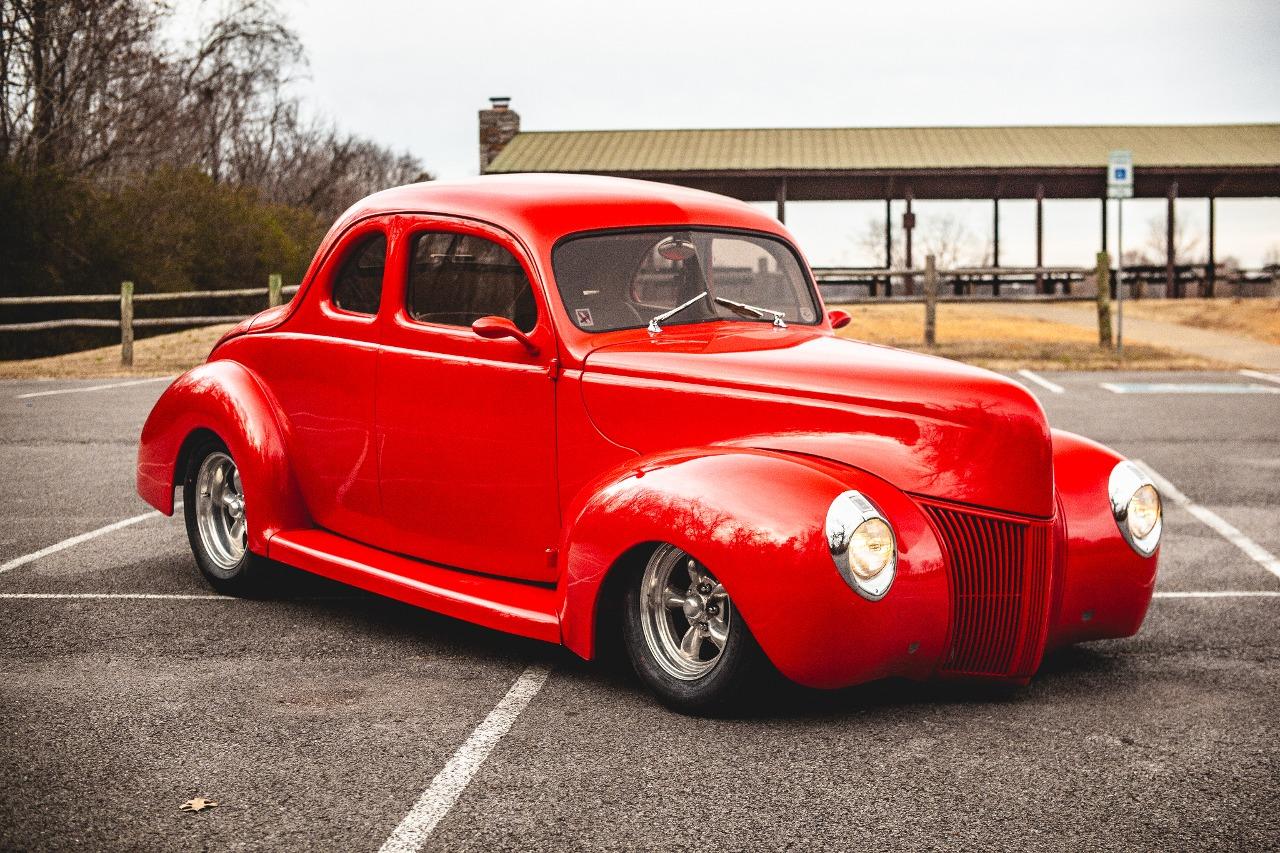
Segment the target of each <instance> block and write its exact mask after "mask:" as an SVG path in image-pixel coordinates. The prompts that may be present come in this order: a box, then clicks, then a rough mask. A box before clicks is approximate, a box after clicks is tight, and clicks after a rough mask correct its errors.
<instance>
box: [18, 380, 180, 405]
mask: <svg viewBox="0 0 1280 853" xmlns="http://www.w3.org/2000/svg"><path fill="white" fill-rule="evenodd" d="M171 381H173V377H172V376H154V377H152V378H150V379H131V380H129V381H128V382H110V383H108V384H106V385H90V386H88V387H87V388H59V389H57V390H55V391H32V392H31V393H30V394H18V395H16V397H15V399H18V400H26V399H29V398H31V397H52V396H54V395H55V394H79V393H81V392H86V391H105V390H107V389H108V388H127V387H129V386H130V385H145V384H147V383H148V382H171Z"/></svg>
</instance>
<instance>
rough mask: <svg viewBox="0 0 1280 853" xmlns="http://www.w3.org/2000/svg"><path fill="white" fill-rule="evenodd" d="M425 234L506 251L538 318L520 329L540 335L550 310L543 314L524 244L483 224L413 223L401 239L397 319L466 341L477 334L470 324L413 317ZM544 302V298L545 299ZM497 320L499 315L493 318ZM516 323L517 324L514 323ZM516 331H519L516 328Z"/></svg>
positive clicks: (495, 228)
mask: <svg viewBox="0 0 1280 853" xmlns="http://www.w3.org/2000/svg"><path fill="white" fill-rule="evenodd" d="M424 234H449V235H453V236H460V237H473V238H476V239H479V240H486V241H488V242H490V243H493V244H494V245H495V246H498V247H500V248H501V249H503V250H504V251H505V252H506V253H507V254H509V255H511V257H512V258H514V259H515V262H516V263H517V264H518V265H519V266H520V271H521V272H522V273H524V277H525V281H527V282H528V283H529V290H530V294H531V295H532V298H533V308H534V312H535V314H536V316H535V318H534V323H533V327H532V328H531V329H529V330H527V331H526V330H524V329H521V331H522V332H524V333H525V334H526V335H529V336H534V335H536V334H537V333H538V329H539V328H541V326H542V324H543V318H544V317H546V316H547V313H548V310H549V308H548V310H544V309H543V306H542V305H541V304H540V298H539V284H538V282H539V281H540V279H539V277H538V276H537V275H535V274H534V267H533V265H532V264H531V263H529V261H528V258H527V257H526V255H527V250H526V249H525V248H524V246H523V244H522V243H521V242H520V241H519V240H517V239H515V238H514V237H512V236H510V235H508V234H507V232H505V231H502V230H501V229H498V228H497V227H496V226H493V225H489V224H488V223H485V222H483V221H481V220H465V221H462V222H455V221H425V222H424V221H418V222H414V223H411V224H410V225H409V227H408V228H406V229H405V230H404V232H403V233H402V235H401V239H403V240H404V262H403V264H402V267H403V268H402V269H401V270H400V272H401V273H402V275H403V278H402V281H403V283H404V286H403V287H402V288H401V294H400V300H399V301H400V305H399V306H398V307H397V309H396V315H397V316H398V317H399V318H400V319H401V321H402V322H403V323H405V324H407V325H408V326H409V327H411V328H418V329H428V330H432V331H443V332H450V333H464V334H465V336H466V337H470V338H474V337H475V333H474V332H473V331H471V324H469V323H468V324H467V325H465V326H463V325H457V324H454V323H435V322H432V321H430V320H419V319H418V318H417V317H415V316H414V315H413V309H412V308H411V306H410V304H409V300H410V294H412V292H413V287H412V277H413V254H414V248H415V245H416V241H417V239H418V238H419V237H421V236H422V235H424ZM500 236H506V237H507V238H508V239H507V242H504V241H503V240H502V239H500ZM542 299H545V297H542ZM494 316H496V315H494ZM513 322H514V321H513ZM517 328H519V327H518V326H517Z"/></svg>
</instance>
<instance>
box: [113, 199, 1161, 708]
mask: <svg viewBox="0 0 1280 853" xmlns="http://www.w3.org/2000/svg"><path fill="white" fill-rule="evenodd" d="M848 320H849V318H848V317H847V316H846V315H843V314H841V313H840V312H832V313H831V314H827V313H826V312H824V310H823V307H822V303H821V301H820V299H819V296H818V293H817V290H816V288H815V287H814V283H813V279H812V277H811V275H810V273H809V271H808V268H807V267H806V265H805V262H804V261H803V259H802V258H801V256H800V253H799V252H798V251H797V250H796V248H795V245H794V242H793V240H792V239H791V237H790V236H789V235H788V233H787V231H786V230H785V229H784V228H783V227H782V226H781V225H780V224H779V223H778V222H777V221H775V220H774V219H771V218H770V217H768V216H766V215H765V214H763V213H761V212H760V211H758V210H756V209H754V208H752V207H750V206H749V205H747V204H744V203H741V202H737V201H733V200H731V199H727V198H722V197H720V196H716V195H711V194H708V193H703V192H697V191H693V190H685V189H680V188H675V187H671V186H666V185H660V184H650V183H643V182H638V181H626V180H618V179H610V178H585V177H565V176H554V175H548V176H528V175H525V176H511V177H482V178H478V179H474V180H468V181H460V182H456V183H431V184H417V185H413V186H407V187H400V188H398V189H392V190H388V191H386V192H382V193H378V194H376V195H373V196H371V197H369V198H367V199H365V200H364V201H361V202H360V203H358V204H356V205H355V206H354V207H353V208H351V210H349V211H348V212H347V213H346V214H345V215H343V216H342V218H341V219H340V220H339V221H338V222H337V224H336V225H334V227H333V229H332V230H331V231H330V232H329V235H328V236H327V237H326V238H325V240H324V242H323V244H322V245H321V246H320V250H319V252H318V253H317V254H316V257H315V260H314V262H313V263H312V265H311V268H310V270H309V271H308V272H307V275H306V278H305V279H304V281H303V283H302V286H301V289H300V290H299V292H298V294H297V296H296V297H295V298H294V299H293V300H292V302H291V303H289V304H288V305H285V306H282V307H279V308H273V309H270V310H268V311H265V312H263V313H261V314H258V315H257V316H255V317H252V318H250V319H248V320H246V321H244V322H243V323H241V324H240V325H238V326H236V327H235V328H234V329H232V330H231V331H230V332H228V333H227V334H226V335H225V336H224V337H223V338H222V339H221V340H220V341H219V342H218V344H217V345H216V346H215V347H214V349H213V352H212V353H211V354H210V356H209V359H208V361H207V362H206V363H205V364H203V365H201V366H199V367H197V368H195V369H193V370H191V371H190V372H188V373H186V374H184V375H183V376H181V377H179V378H178V379H177V380H176V381H175V382H174V383H173V385H172V386H171V387H170V388H169V389H168V390H167V391H165V393H164V395H163V396H162V397H161V398H160V400H159V402H158V403H157V404H156V406H155V409H154V411H153V412H152V413H151V416H150V418H149V419H148V420H147V423H146V426H145V427H144V429H143V433H142V440H141V446H140V448H139V453H138V490H139V492H140V493H141V494H142V496H143V497H144V498H145V499H146V500H147V501H148V502H149V503H150V504H152V505H153V506H155V507H157V508H158V509H160V510H161V511H163V512H165V513H172V512H173V509H174V491H175V488H176V487H181V488H182V489H183V495H184V512H185V514H186V523H187V531H188V534H189V536H190V539H191V546H192V549H193V550H194V552H195V559H196V562H197V564H198V565H199V567H200V570H201V571H202V572H203V573H204V574H205V576H206V577H207V578H208V580H209V582H210V583H211V584H212V585H213V586H214V587H215V588H217V589H218V590H221V591H224V592H227V593H240V592H244V591H246V590H248V589H249V588H250V587H251V586H252V584H253V583H254V582H255V581H257V580H258V579H259V576H260V575H261V573H262V572H263V569H264V565H265V564H266V563H265V561H266V560H267V559H270V560H276V561H280V562H283V563H287V564H289V565H292V566H296V567H299V568H302V569H306V570H308V571H312V572H316V573H318V574H321V575H324V576H327V577H330V578H334V579H337V580H339V581H343V582H345V583H349V584H352V585H355V586H358V587H362V588H364V589H367V590H371V591H373V592H376V593H381V594H383V595H387V596H391V597H393V598H397V599H400V600H402V601H406V602H410V603H412V604H416V605H420V606H422V607H425V608H429V609H431V610H435V611H438V612H440V613H445V614H448V615H450V616H455V617H458V618H461V619H466V620H470V621H473V622H476V623H479V624H481V625H486V626H489V627H491V628H497V629H500V630H503V631H509V632H512V633H515V634H520V635H523V636H526V637H535V638H538V639H541V640H547V641H549V642H554V643H563V644H564V645H565V646H567V647H568V648H570V649H572V650H573V651H574V652H576V653H577V654H579V655H581V656H583V657H585V658H590V657H592V656H593V655H594V654H595V652H596V649H597V646H598V645H599V644H600V642H601V641H602V638H610V637H612V636H619V635H620V637H621V639H622V642H623V644H624V646H625V648H626V649H627V652H628V654H629V656H630V658H631V660H632V662H633V664H634V666H635V669H636V671H637V673H638V674H639V675H640V677H641V678H642V680H643V681H644V682H646V683H647V685H648V686H649V687H650V688H651V689H652V690H653V691H654V692H655V693H656V694H657V695H658V696H659V697H660V698H661V699H662V700H663V701H664V702H666V703H668V704H669V705H671V706H673V707H676V708H679V709H682V710H687V711H697V712H705V711H710V710H713V709H717V708H721V709H723V708H725V707H726V706H728V705H729V704H730V703H732V702H733V701H734V700H735V697H737V696H740V695H741V691H742V688H743V687H744V686H745V685H746V684H748V683H749V682H750V681H751V680H752V678H753V676H754V675H757V674H759V672H758V671H759V669H760V668H761V667H766V666H770V665H771V666H772V667H774V668H776V669H777V670H778V671H780V672H781V673H782V674H783V675H785V676H787V677H788V678H791V679H793V680H794V681H797V682H799V683H801V684H805V685H810V686H815V687H840V686H844V685H851V684H855V683H858V682H863V681H868V680H871V679H877V678H882V677H886V676H904V677H908V678H917V679H919V678H927V677H931V676H943V677H981V678H996V679H1006V680H1012V681H1025V680H1026V679H1028V678H1029V677H1030V676H1031V675H1032V674H1033V673H1034V672H1035V671H1036V668H1037V667H1038V666H1039V664H1040V660H1041V658H1042V656H1043V655H1044V653H1045V651H1046V649H1051V648H1054V647H1056V646H1061V645H1063V644H1066V643H1072V642H1076V641H1079V640H1089V639H1096V638H1102V637H1124V636H1128V635H1130V634H1133V633H1134V632H1135V631H1137V630H1138V627H1139V626H1140V625H1141V623H1142V620H1143V617H1144V615H1145V613H1146V610H1147V605H1148V603H1149V601H1150V598H1151V593H1152V588H1153V586H1154V583H1155V576H1156V559H1157V557H1156V550H1157V546H1158V544H1159V539H1160V532H1161V506H1160V498H1159V496H1158V495H1157V493H1156V490H1155V489H1154V487H1153V486H1152V484H1151V482H1150V481H1149V480H1148V478H1147V477H1146V476H1145V475H1144V474H1143V473H1142V471H1141V469H1139V468H1138V467H1136V466H1135V465H1133V464H1132V463H1130V462H1127V461H1125V460H1124V459H1122V458H1121V457H1119V456H1118V455H1117V454H1115V453H1114V452H1112V451H1111V450H1109V449H1107V448H1105V447H1102V446H1100V445H1098V444H1095V443H1093V442H1091V441H1089V440H1087V439H1084V438H1081V437H1080V436H1077V435H1072V434H1071V433H1066V432H1061V431H1057V430H1050V429H1049V427H1048V426H1047V424H1046V423H1045V416H1044V412H1043V411H1042V409H1041V408H1040V406H1039V405H1038V403H1037V402H1036V400H1035V399H1034V398H1033V397H1032V396H1031V395H1030V394H1029V393H1027V391H1026V390H1025V389H1023V388H1022V387H1021V386H1019V385H1018V384H1016V383H1014V382H1012V381H1009V380H1007V379H1004V378H1002V377H1001V376H998V375H996V374H994V373H989V372H986V371H984V370H979V369H976V368H972V367H967V366H965V365H963V364H959V363H956V362H953V361H946V360H943V359H939V358H934V357H931V356H927V355H916V354H912V353H906V352H901V351H898V350H894V349H889V348H886V347H882V346H874V345H870V344H864V343H857V342H855V341H851V340H845V339H842V338H839V337H837V336H836V335H835V334H834V328H836V327H839V326H841V325H844V324H847V323H848Z"/></svg>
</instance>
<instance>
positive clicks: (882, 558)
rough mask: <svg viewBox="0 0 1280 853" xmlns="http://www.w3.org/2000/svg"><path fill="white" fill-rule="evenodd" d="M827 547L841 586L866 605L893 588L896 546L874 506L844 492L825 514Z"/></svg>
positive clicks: (891, 530) (885, 523)
mask: <svg viewBox="0 0 1280 853" xmlns="http://www.w3.org/2000/svg"><path fill="white" fill-rule="evenodd" d="M827 546H828V547H829V548H830V549H831V559H833V560H834V561H835V564H836V569H838V570H839V572H840V575H841V576H842V577H843V578H844V580H845V583H847V584H849V586H851V587H853V589H854V591H855V592H857V593H858V595H861V596H862V597H863V598H865V599H868V600H870V601H879V600H880V599H881V598H884V594H885V593H886V592H888V591H889V587H890V586H891V585H892V584H893V576H894V572H895V570H896V569H897V565H898V543H897V540H896V539H895V538H894V535H893V527H891V526H890V525H889V521H888V519H886V518H885V517H884V516H883V515H882V514H881V513H880V510H878V509H876V507H875V504H873V503H871V501H869V500H867V499H866V498H865V497H864V496H863V494H862V493H861V492H857V491H848V492H844V493H843V494H841V495H839V496H838V497H837V498H836V499H835V500H834V501H832V502H831V508H830V509H829V510H827Z"/></svg>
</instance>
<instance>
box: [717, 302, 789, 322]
mask: <svg viewBox="0 0 1280 853" xmlns="http://www.w3.org/2000/svg"><path fill="white" fill-rule="evenodd" d="M715 300H716V303H717V304H719V305H723V306H724V307H726V308H728V309H729V310H731V311H733V312H734V313H735V314H741V315H744V316H747V317H754V318H756V319H757V320H763V319H764V318H765V317H766V316H769V317H772V318H773V325H775V326H777V327H778V328H779V329H785V328H786V327H787V324H786V323H785V322H784V321H783V319H782V318H783V317H786V316H787V315H786V314H784V313H782V312H781V311H770V310H769V309H768V308H758V307H757V306H755V305H748V304H747V303H745V302H734V301H733V300H732V299H725V298H724V297H723V296H717V297H716V298H715Z"/></svg>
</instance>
